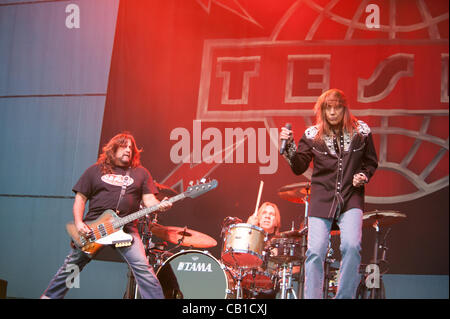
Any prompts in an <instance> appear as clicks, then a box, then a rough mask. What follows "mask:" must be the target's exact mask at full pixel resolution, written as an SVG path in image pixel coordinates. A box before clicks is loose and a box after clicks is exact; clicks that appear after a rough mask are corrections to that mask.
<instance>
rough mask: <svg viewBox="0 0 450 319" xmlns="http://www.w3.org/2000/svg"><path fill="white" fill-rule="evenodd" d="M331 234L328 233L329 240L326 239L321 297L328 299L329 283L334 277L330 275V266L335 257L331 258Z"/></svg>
mask: <svg viewBox="0 0 450 319" xmlns="http://www.w3.org/2000/svg"><path fill="white" fill-rule="evenodd" d="M331 236H333V235H332V234H331V233H330V236H329V241H328V250H327V255H326V257H325V262H324V267H323V268H324V269H323V270H324V272H323V273H324V281H323V299H329V297H330V295H329V294H330V285H331V283H332V282H331V281H332V280H333V279H335V278H334V276H332V271H333V270H332V267H331V264H333V263H334V262H335V259H333V253H334V251H333V248H331Z"/></svg>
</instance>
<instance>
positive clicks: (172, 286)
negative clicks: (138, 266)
mask: <svg viewBox="0 0 450 319" xmlns="http://www.w3.org/2000/svg"><path fill="white" fill-rule="evenodd" d="M156 276H157V277H158V280H159V282H160V283H161V286H162V289H163V292H164V297H165V298H166V299H226V298H232V295H231V293H232V291H233V290H234V286H235V285H234V281H233V279H232V276H231V274H230V273H229V272H228V270H226V269H225V267H224V266H223V265H222V264H221V263H220V262H219V261H218V260H217V259H216V258H214V257H213V256H211V255H210V254H209V253H208V252H204V251H200V250H186V251H181V252H179V253H177V254H175V255H173V256H172V257H170V258H169V259H167V260H166V261H165V262H164V264H163V265H162V266H161V267H160V268H159V269H158V271H157V273H156Z"/></svg>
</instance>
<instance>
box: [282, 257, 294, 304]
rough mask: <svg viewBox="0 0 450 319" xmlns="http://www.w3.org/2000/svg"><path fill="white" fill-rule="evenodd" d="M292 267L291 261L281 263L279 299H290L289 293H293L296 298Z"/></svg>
mask: <svg viewBox="0 0 450 319" xmlns="http://www.w3.org/2000/svg"><path fill="white" fill-rule="evenodd" d="M292 268H293V263H292V262H290V263H283V264H282V265H281V269H282V275H281V283H280V288H281V296H280V299H290V294H292V295H293V297H294V299H297V294H296V293H295V290H294V286H293V284H292Z"/></svg>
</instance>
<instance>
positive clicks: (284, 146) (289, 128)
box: [280, 123, 292, 155]
mask: <svg viewBox="0 0 450 319" xmlns="http://www.w3.org/2000/svg"><path fill="white" fill-rule="evenodd" d="M285 127H286V128H287V129H288V130H291V129H292V125H291V123H286V125H285ZM286 143H287V140H282V141H281V147H280V155H283V153H284V150H285V149H286Z"/></svg>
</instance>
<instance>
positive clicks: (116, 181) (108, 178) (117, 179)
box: [102, 174, 134, 187]
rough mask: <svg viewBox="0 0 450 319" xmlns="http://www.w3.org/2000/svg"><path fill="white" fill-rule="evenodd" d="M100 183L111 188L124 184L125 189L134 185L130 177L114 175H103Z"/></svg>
mask: <svg viewBox="0 0 450 319" xmlns="http://www.w3.org/2000/svg"><path fill="white" fill-rule="evenodd" d="M102 181H103V182H105V183H107V184H110V185H113V186H122V185H123V184H124V183H125V182H126V186H127V187H128V186H130V185H131V184H133V183H134V179H133V178H132V177H131V176H123V175H116V174H105V175H103V176H102Z"/></svg>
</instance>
